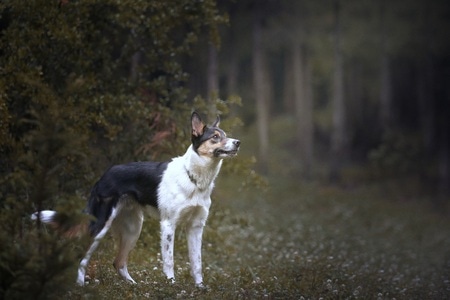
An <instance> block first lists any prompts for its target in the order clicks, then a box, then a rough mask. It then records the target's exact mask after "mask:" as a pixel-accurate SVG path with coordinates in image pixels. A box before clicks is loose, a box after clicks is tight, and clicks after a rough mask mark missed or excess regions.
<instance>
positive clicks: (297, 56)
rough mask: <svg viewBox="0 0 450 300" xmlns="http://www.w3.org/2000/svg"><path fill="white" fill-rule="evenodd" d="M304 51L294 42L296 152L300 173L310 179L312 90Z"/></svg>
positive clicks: (308, 65)
mask: <svg viewBox="0 0 450 300" xmlns="http://www.w3.org/2000/svg"><path fill="white" fill-rule="evenodd" d="M305 53H306V51H305V48H304V46H303V45H301V42H300V41H299V40H295V41H294V45H293V51H292V68H293V72H292V75H293V83H294V84H293V87H294V108H295V109H294V111H295V122H296V135H297V138H296V140H297V151H298V153H299V158H300V163H301V166H300V172H301V174H302V176H304V177H305V178H310V177H311V168H312V161H313V139H312V136H313V123H312V114H313V112H312V88H311V86H310V85H311V75H310V72H311V70H310V64H309V62H308V60H307V57H306V54H305Z"/></svg>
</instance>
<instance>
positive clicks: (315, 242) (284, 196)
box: [0, 0, 450, 299]
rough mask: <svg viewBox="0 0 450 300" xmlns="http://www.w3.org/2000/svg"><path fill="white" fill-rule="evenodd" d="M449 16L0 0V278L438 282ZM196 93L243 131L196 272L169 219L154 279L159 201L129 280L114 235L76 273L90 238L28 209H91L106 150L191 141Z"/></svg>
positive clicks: (4, 288)
mask: <svg viewBox="0 0 450 300" xmlns="http://www.w3.org/2000/svg"><path fill="white" fill-rule="evenodd" d="M449 36H450V2H449V1H448V0H427V1H425V0H391V1H387V0H378V1H373V0H320V1H312V0H298V1H289V0H229V1H225V0H195V1H192V0H168V1H159V0H154V1H129V0H125V1H123V0H85V1H78V0H52V1H48V0H35V1H22V0H5V1H2V2H0V245H1V250H0V278H1V279H0V280H1V282H0V298H1V299H54V298H61V297H66V298H68V299H86V298H93V299H104V298H112V299H116V298H120V299H143V298H150V299H156V298H157V299H163V298H164V299H173V298H183V299H186V298H202V299H212V298H215V299H216V298H223V299H225V298H226V299H260V298H267V299H319V298H322V299H323V298H326V299H341V298H343V299H358V298H360V299H394V298H395V299H450V240H449V239H448V237H449V236H450V229H449V228H450V221H449V219H450V218H448V217H449V212H450V201H449V200H450V55H449V54H450V39H449ZM193 110H196V111H198V112H199V113H200V114H201V115H202V116H204V118H205V119H207V120H209V121H210V122H212V121H213V120H215V118H216V116H217V115H220V116H221V119H222V123H221V126H222V127H223V128H224V129H225V130H226V131H227V132H228V133H229V135H231V136H232V137H236V138H239V139H240V140H241V142H242V146H241V150H240V153H239V155H238V157H237V158H236V159H233V160H229V161H226V162H225V163H224V167H223V169H222V172H221V175H220V176H219V179H218V182H217V184H216V190H215V192H214V194H213V202H214V204H213V207H212V212H211V216H210V217H209V219H208V224H207V228H208V229H206V232H205V237H204V240H205V241H204V247H203V251H204V252H205V253H204V262H203V264H204V269H205V270H204V273H205V274H204V277H205V280H206V286H207V288H205V289H202V290H199V289H196V288H194V286H193V284H192V282H190V280H191V279H190V276H189V266H188V265H187V264H185V262H186V261H187V258H186V256H187V255H186V251H187V250H186V245H184V244H185V243H184V240H183V235H184V233H183V232H182V231H180V233H179V237H177V239H176V245H175V247H176V248H177V251H176V253H177V254H176V258H175V260H176V264H178V265H180V267H179V268H178V270H177V278H178V281H177V282H176V283H175V284H171V283H169V282H166V281H165V279H164V277H163V275H162V272H161V266H160V265H161V259H160V254H159V244H158V243H159V232H158V229H157V228H158V225H157V221H155V220H146V222H145V223H144V229H143V232H142V234H141V238H140V240H139V242H138V244H137V246H136V249H135V250H134V252H133V253H134V254H133V253H132V257H131V261H130V267H129V268H130V273H132V274H133V275H132V276H133V277H135V278H137V281H138V284H137V285H135V286H132V285H129V284H127V283H125V282H122V281H120V278H119V277H118V276H117V275H116V274H114V268H112V267H111V261H112V257H113V252H114V250H113V248H114V239H113V238H112V237H111V238H109V239H108V240H107V241H105V243H104V245H102V246H101V247H100V248H101V249H100V251H99V253H98V254H96V256H95V257H93V261H92V263H91V267H90V269H89V271H88V273H89V275H90V277H91V278H92V282H91V283H90V284H89V285H88V286H87V287H85V288H80V287H76V286H75V285H74V281H75V273H76V266H77V263H78V261H79V259H80V258H81V257H82V255H83V253H84V251H85V248H86V245H87V243H88V242H89V238H88V237H82V238H73V239H72V238H62V237H61V236H60V235H59V234H58V232H55V231H52V230H51V228H46V227H45V226H43V224H40V222H32V221H31V220H30V215H31V214H32V213H33V212H35V211H38V210H42V209H55V210H57V211H58V212H60V213H61V218H64V220H65V222H66V223H67V224H78V223H80V222H82V221H86V218H87V217H86V216H85V215H84V214H83V213H82V210H83V208H84V206H85V204H86V199H87V196H88V195H89V191H90V189H91V187H92V186H93V184H94V183H95V182H96V181H97V180H98V178H99V177H100V176H101V175H102V173H103V172H104V171H105V170H106V169H107V168H108V167H110V166H112V165H114V164H119V163H124V162H130V161H144V160H157V161H163V160H168V159H170V158H172V157H175V156H178V155H181V154H182V153H184V151H185V149H186V148H187V147H188V146H189V144H190V134H191V133H190V128H189V116H190V114H191V113H192V111H193ZM148 219H149V218H148ZM177 234H178V233H177ZM177 243H178V244H177Z"/></svg>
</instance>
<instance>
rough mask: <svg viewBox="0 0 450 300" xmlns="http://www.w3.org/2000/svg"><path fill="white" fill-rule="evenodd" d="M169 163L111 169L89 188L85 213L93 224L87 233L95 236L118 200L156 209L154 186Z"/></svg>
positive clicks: (147, 163) (127, 165) (139, 164)
mask: <svg viewBox="0 0 450 300" xmlns="http://www.w3.org/2000/svg"><path fill="white" fill-rule="evenodd" d="M168 164H169V162H132V163H128V164H124V165H116V166H113V167H111V168H110V169H109V170H108V171H106V172H105V174H103V176H102V177H101V178H100V180H99V181H97V183H96V184H95V186H94V187H93V188H92V191H91V196H90V198H89V202H88V210H89V211H88V213H89V214H91V215H93V216H94V217H95V218H96V220H95V221H92V222H91V224H90V226H89V229H90V232H91V234H92V235H96V234H98V232H100V230H101V229H102V228H103V226H104V225H105V223H106V221H107V220H108V218H109V216H110V215H111V211H112V208H113V207H114V206H115V205H117V202H118V201H119V199H120V198H121V197H124V196H128V197H133V198H134V199H135V200H136V201H137V202H139V203H140V204H142V205H151V206H154V207H156V208H157V207H158V195H157V192H158V185H159V183H160V182H161V178H162V175H163V173H164V171H165V170H166V169H167V165H168Z"/></svg>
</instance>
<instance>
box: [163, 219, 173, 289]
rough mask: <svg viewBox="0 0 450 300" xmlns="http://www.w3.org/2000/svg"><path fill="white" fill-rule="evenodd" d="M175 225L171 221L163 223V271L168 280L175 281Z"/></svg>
mask: <svg viewBox="0 0 450 300" xmlns="http://www.w3.org/2000/svg"><path fill="white" fill-rule="evenodd" d="M175 226H176V225H175V224H174V222H171V221H170V220H162V221H161V255H162V259H163V271H164V274H166V276H167V279H170V280H172V281H175V274H174V272H173V244H174V239H175Z"/></svg>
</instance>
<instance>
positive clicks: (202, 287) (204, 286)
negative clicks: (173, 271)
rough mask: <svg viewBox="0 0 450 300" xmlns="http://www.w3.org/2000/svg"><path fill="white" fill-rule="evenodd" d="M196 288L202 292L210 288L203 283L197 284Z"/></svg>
mask: <svg viewBox="0 0 450 300" xmlns="http://www.w3.org/2000/svg"><path fill="white" fill-rule="evenodd" d="M195 287H196V288H198V289H200V290H206V289H208V287H207V286H206V285H204V284H203V282H200V283H196V284H195Z"/></svg>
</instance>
